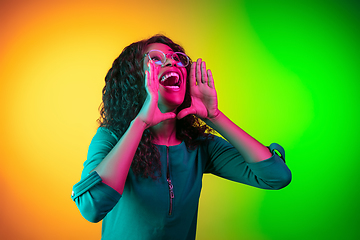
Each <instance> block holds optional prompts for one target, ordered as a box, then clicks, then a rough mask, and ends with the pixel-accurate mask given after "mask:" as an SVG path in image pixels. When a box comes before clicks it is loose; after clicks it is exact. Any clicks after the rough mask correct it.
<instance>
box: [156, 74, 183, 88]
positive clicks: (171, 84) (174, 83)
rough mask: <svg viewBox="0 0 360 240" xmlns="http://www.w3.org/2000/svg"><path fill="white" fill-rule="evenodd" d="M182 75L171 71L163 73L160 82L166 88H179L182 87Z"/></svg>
mask: <svg viewBox="0 0 360 240" xmlns="http://www.w3.org/2000/svg"><path fill="white" fill-rule="evenodd" d="M180 83H181V82H180V77H179V74H178V73H176V72H169V73H166V74H165V75H163V76H162V77H161V79H160V84H161V85H162V86H163V87H164V88H172V89H178V88H180Z"/></svg>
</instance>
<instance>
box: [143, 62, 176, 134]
mask: <svg viewBox="0 0 360 240" xmlns="http://www.w3.org/2000/svg"><path fill="white" fill-rule="evenodd" d="M148 68H149V71H145V88H146V92H147V97H146V99H145V102H144V105H143V106H142V108H141V110H140V112H139V114H138V118H140V119H141V121H143V122H144V123H145V124H146V127H147V128H149V127H152V126H154V125H156V124H158V123H160V122H162V121H164V120H167V119H171V118H175V117H176V114H175V113H173V112H169V113H162V112H161V111H160V110H159V108H158V99H159V95H158V90H159V79H158V73H159V69H158V68H156V67H155V65H154V63H153V61H149V63H148Z"/></svg>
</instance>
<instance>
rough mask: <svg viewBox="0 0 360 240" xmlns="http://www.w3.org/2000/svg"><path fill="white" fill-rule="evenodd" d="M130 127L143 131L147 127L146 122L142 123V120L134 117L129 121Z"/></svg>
mask: <svg viewBox="0 0 360 240" xmlns="http://www.w3.org/2000/svg"><path fill="white" fill-rule="evenodd" d="M130 125H131V126H133V127H135V128H139V129H142V130H143V131H144V130H145V129H147V128H148V127H149V126H148V124H147V123H146V122H144V121H143V120H141V119H140V117H139V116H137V117H135V118H134V119H133V120H132V121H131V123H130Z"/></svg>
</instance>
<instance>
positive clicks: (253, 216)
mask: <svg viewBox="0 0 360 240" xmlns="http://www.w3.org/2000/svg"><path fill="white" fill-rule="evenodd" d="M359 10H360V7H359V2H358V1H350V0H346V1H344V0H341V1H340V0H338V1H331V0H329V1H265V0H262V1H239V0H221V1H218V0H212V1H209V0H208V1H206V0H201V1H196V0H192V1H190V0H183V1H161V2H160V1H156V2H155V1H134V3H129V1H115V0H113V1H112V0H106V1H99V0H67V1H59V0H52V1H45V0H44V1H41V0H32V1H30V0H28V1H27V0H1V1H0V26H1V28H0V83H1V88H0V101H1V112H0V114H1V115H0V119H1V120H0V121H1V124H0V159H1V167H0V186H1V197H0V220H1V223H0V238H1V239H26V240H30V239H34V240H35V239H36V240H38V239H89V240H90V239H100V233H101V224H100V223H99V224H93V223H89V222H87V221H86V220H85V219H83V218H82V216H81V215H80V213H79V211H78V209H77V208H76V205H75V204H74V203H73V202H72V200H71V198H70V195H71V190H72V186H73V185H74V184H75V183H76V182H78V181H79V180H80V173H81V170H82V164H83V162H84V161H85V159H86V153H87V148H88V145H89V143H90V140H91V138H92V136H93V135H94V134H95V131H96V128H97V123H96V119H97V118H98V116H99V113H98V106H99V105H100V102H101V90H102V87H103V85H104V77H105V74H106V72H107V70H108V69H109V68H110V66H111V64H112V62H113V60H114V59H115V58H116V57H117V56H118V55H119V53H120V52H121V50H122V49H123V48H124V47H125V46H127V45H129V44H130V43H132V42H134V41H137V40H141V39H143V38H147V37H150V36H151V35H153V34H156V33H163V34H166V35H167V36H169V37H170V38H172V39H173V40H174V41H176V42H178V43H180V44H181V45H183V47H184V48H185V49H186V51H187V53H188V55H189V56H191V57H192V58H193V59H197V58H198V57H201V58H203V60H205V61H206V63H207V66H208V67H209V68H210V69H211V70H212V72H213V75H214V79H215V85H216V88H217V92H218V98H219V106H220V109H221V110H222V111H223V112H224V113H225V114H226V115H228V116H229V117H230V118H231V119H232V120H233V121H234V122H235V123H236V124H238V125H239V126H240V127H242V128H243V129H244V130H245V131H247V132H249V133H250V134H251V135H252V136H254V137H255V138H257V139H258V140H259V141H261V142H262V143H263V144H266V145H269V144H270V143H272V142H278V143H280V144H281V145H282V146H283V147H284V148H285V149H286V157H287V164H288V166H289V167H290V169H291V170H292V173H293V181H292V183H291V184H290V185H289V186H288V187H287V188H285V189H282V190H280V191H266V190H259V189H256V188H252V187H248V186H244V185H240V184H237V183H233V182H230V181H227V180H223V179H220V178H217V177H214V176H205V177H204V187H203V192H202V195H201V199H200V209H199V221H198V233H197V239H251V240H252V239H255V240H281V239H287V240H289V239H290V240H291V239H360V234H359V222H360V219H359V213H360V211H359V197H358V195H359V194H358V193H359V183H358V169H359V166H360V164H359V161H360V160H359V153H358V152H359V147H358V134H359V102H360V97H359V94H358V91H359V78H360V74H359V69H360V67H359V63H360V59H359V56H360V49H359V46H360V45H359V41H360V34H359V25H360V20H359V16H360V12H359Z"/></svg>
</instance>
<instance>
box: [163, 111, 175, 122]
mask: <svg viewBox="0 0 360 240" xmlns="http://www.w3.org/2000/svg"><path fill="white" fill-rule="evenodd" d="M172 118H176V114H175V113H173V112H168V113H164V114H162V116H161V122H162V121H165V120H168V119H172Z"/></svg>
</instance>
